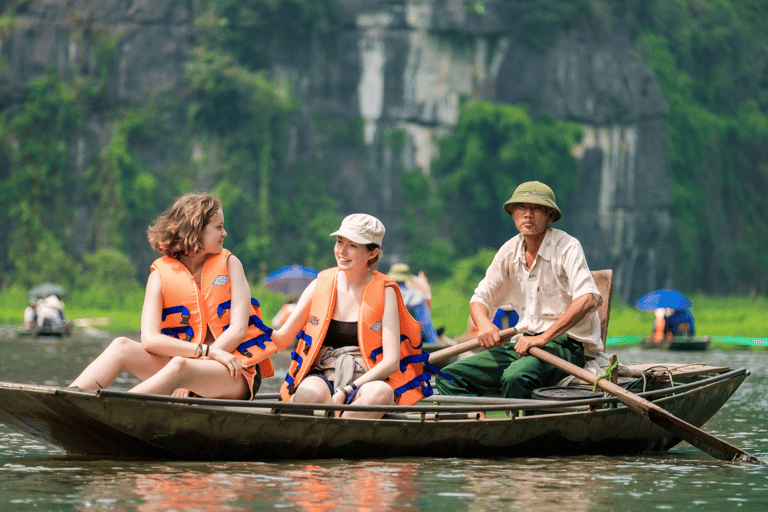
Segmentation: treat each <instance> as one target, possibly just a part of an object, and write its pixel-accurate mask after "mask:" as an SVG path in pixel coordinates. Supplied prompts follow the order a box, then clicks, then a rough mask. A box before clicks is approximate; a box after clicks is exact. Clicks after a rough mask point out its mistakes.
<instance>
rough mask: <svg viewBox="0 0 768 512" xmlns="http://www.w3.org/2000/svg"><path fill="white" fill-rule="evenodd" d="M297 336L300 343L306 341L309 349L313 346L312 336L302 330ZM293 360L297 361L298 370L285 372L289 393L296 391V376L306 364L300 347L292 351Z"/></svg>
mask: <svg viewBox="0 0 768 512" xmlns="http://www.w3.org/2000/svg"><path fill="white" fill-rule="evenodd" d="M296 338H297V339H298V340H299V343H301V342H304V345H305V346H306V348H307V349H309V347H311V346H312V336H310V335H309V334H307V333H306V332H304V330H303V329H302V331H301V332H300V333H299V334H297V335H296ZM291 361H296V363H297V364H296V370H295V371H294V372H293V375H291V374H290V373H287V374H285V382H286V383H287V384H288V393H289V394H291V395H292V394H294V393H295V392H296V386H295V382H296V379H295V378H294V376H295V375H297V374H298V373H299V369H301V365H302V364H304V358H303V357H301V356H300V355H299V347H298V346H297V347H296V350H294V351H293V352H291Z"/></svg>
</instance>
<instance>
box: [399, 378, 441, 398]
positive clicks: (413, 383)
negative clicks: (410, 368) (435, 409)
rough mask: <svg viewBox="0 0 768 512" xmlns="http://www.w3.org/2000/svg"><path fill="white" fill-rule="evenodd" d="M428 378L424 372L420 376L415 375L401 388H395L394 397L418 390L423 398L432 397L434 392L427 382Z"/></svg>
mask: <svg viewBox="0 0 768 512" xmlns="http://www.w3.org/2000/svg"><path fill="white" fill-rule="evenodd" d="M429 378H430V377H429V373H426V372H424V373H422V374H421V375H417V376H416V377H414V378H413V379H411V380H409V381H408V382H406V383H405V384H403V385H402V386H400V387H398V388H396V389H395V395H396V396H402V395H403V394H404V393H405V392H406V391H410V390H412V389H416V388H419V389H421V392H422V393H423V394H424V397H425V398H426V397H428V396H432V395H433V394H434V393H435V392H434V390H433V389H432V384H431V383H430V382H429Z"/></svg>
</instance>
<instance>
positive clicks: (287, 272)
mask: <svg viewBox="0 0 768 512" xmlns="http://www.w3.org/2000/svg"><path fill="white" fill-rule="evenodd" d="M316 277H317V270H315V269H313V268H309V267H302V266H301V265H288V266H287V267H283V268H280V269H277V270H275V271H274V272H272V273H271V274H269V275H268V276H267V277H265V278H264V282H263V285H264V287H265V288H267V289H268V290H272V291H273V292H278V293H282V294H285V295H288V296H289V297H298V296H299V295H301V292H303V291H304V288H306V287H307V286H308V285H309V283H311V282H312V281H313V280H314V279H315V278H316Z"/></svg>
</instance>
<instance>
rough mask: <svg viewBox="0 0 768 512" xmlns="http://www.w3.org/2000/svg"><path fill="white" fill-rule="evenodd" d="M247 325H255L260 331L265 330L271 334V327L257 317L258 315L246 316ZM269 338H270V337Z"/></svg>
mask: <svg viewBox="0 0 768 512" xmlns="http://www.w3.org/2000/svg"><path fill="white" fill-rule="evenodd" d="M248 325H249V326H250V325H253V326H256V328H257V329H259V330H260V331H261V332H265V333H267V334H269V335H270V336H271V335H272V328H271V327H269V326H268V325H267V324H265V323H264V321H263V320H262V319H261V318H259V315H251V316H249V317H248ZM270 339H271V338H270Z"/></svg>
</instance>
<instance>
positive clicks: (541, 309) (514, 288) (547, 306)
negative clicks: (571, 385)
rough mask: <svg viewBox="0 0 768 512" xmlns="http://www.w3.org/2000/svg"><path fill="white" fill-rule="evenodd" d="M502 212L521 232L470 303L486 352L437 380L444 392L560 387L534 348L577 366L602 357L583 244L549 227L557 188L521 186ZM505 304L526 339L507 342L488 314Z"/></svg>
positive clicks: (510, 393)
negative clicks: (531, 350)
mask: <svg viewBox="0 0 768 512" xmlns="http://www.w3.org/2000/svg"><path fill="white" fill-rule="evenodd" d="M504 210H505V211H506V212H507V213H509V214H510V215H511V216H512V218H513V219H514V222H515V227H516V228H517V230H518V231H519V232H520V234H518V235H517V236H515V237H513V238H512V239H510V240H509V241H508V242H507V243H505V244H504V245H503V246H502V247H501V249H499V251H498V252H497V253H496V256H495V257H494V258H493V262H492V263H491V265H490V266H489V267H488V270H487V271H486V274H485V278H483V280H482V281H480V283H479V284H478V285H477V288H476V289H475V293H474V295H473V296H472V298H471V299H470V304H469V310H470V314H471V315H472V320H473V321H474V322H475V324H476V325H477V329H478V331H477V339H478V341H479V342H480V344H481V345H482V346H483V347H485V348H488V349H489V350H486V351H484V352H481V353H479V354H476V355H474V356H471V357H468V358H466V359H463V360H461V361H458V362H456V363H453V364H451V365H448V366H447V367H445V368H444V369H443V372H444V373H445V374H446V375H448V376H450V377H451V378H450V379H446V378H443V377H442V376H440V375H438V376H437V377H436V379H435V381H436V382H435V383H436V385H437V388H438V390H439V391H440V393H442V394H447V395H486V394H489V393H502V394H503V395H504V396H505V397H506V398H530V396H531V394H532V393H533V391H534V390H535V389H536V388H539V387H542V386H552V385H555V384H556V383H557V382H558V381H559V380H560V379H561V378H563V377H565V376H566V375H565V374H564V373H563V372H562V371H561V370H558V369H557V368H556V367H554V366H552V365H549V364H547V363H544V362H542V361H539V360H538V359H537V358H535V357H533V356H530V355H529V354H528V349H529V348H530V347H533V346H535V347H541V348H542V349H543V350H545V351H547V352H550V353H553V354H555V355H557V356H558V357H560V358H562V359H565V360H566V361H569V362H571V363H572V364H575V365H577V366H584V364H585V361H586V360H587V359H593V360H594V359H595V358H597V357H598V355H602V350H603V349H604V346H603V342H602V338H601V337H600V320H599V318H598V315H597V308H598V306H599V305H600V303H601V302H602V297H601V296H600V292H599V291H598V289H597V285H596V284H595V281H594V279H593V278H592V274H591V273H590V271H589V267H588V266H587V261H586V258H585V257H584V251H583V250H582V248H581V244H580V243H579V241H578V240H576V239H575V238H574V237H572V236H570V235H568V234H567V233H565V232H564V231H561V230H559V229H555V228H553V227H552V226H551V225H550V224H551V223H553V222H556V221H557V220H558V219H560V217H561V213H560V209H559V208H558V207H557V204H556V203H555V194H554V192H552V189H551V188H549V187H548V186H547V185H545V184H543V183H539V182H538V181H529V182H527V183H523V184H522V185H520V186H519V187H517V189H515V192H514V194H513V195H512V197H511V198H510V199H509V200H508V201H507V202H506V203H505V204H504ZM502 305H509V306H510V307H511V308H512V309H515V310H516V311H517V312H518V314H519V316H520V318H519V320H518V323H517V325H516V326H515V328H516V329H517V332H518V333H522V334H523V335H522V336H518V337H516V340H515V341H514V342H510V343H503V342H502V340H501V338H500V336H499V327H498V326H496V325H494V324H493V323H492V321H491V320H490V318H489V315H488V312H489V311H496V308H498V307H500V306H502ZM606 362H607V361H606Z"/></svg>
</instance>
